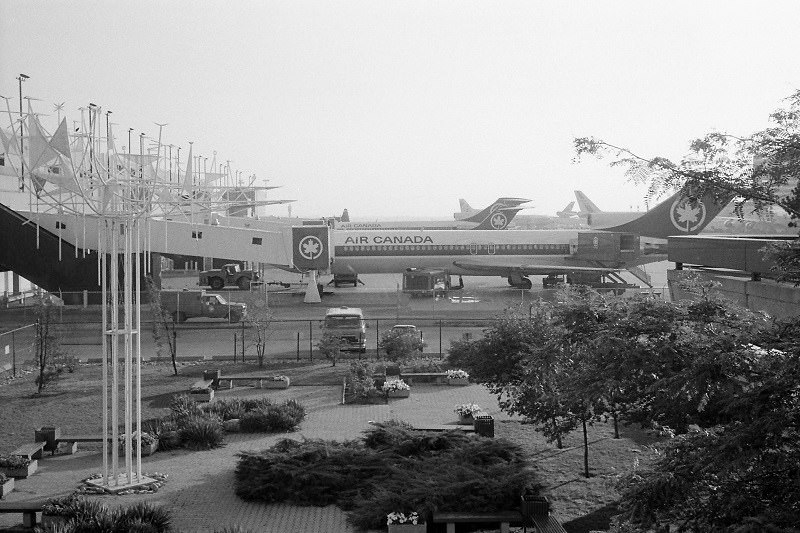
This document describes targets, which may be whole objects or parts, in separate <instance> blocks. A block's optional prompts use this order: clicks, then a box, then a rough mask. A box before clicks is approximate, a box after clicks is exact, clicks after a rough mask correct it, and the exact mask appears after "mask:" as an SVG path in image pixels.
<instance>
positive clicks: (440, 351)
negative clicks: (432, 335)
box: [439, 318, 442, 359]
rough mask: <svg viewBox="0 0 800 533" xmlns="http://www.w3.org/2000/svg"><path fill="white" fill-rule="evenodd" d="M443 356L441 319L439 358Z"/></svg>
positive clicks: (440, 325)
mask: <svg viewBox="0 0 800 533" xmlns="http://www.w3.org/2000/svg"><path fill="white" fill-rule="evenodd" d="M441 358H442V319H441V318H440V319H439V359H441Z"/></svg>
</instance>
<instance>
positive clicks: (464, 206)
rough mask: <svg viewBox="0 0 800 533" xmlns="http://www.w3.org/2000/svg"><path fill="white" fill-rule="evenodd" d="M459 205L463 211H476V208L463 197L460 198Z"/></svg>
mask: <svg viewBox="0 0 800 533" xmlns="http://www.w3.org/2000/svg"><path fill="white" fill-rule="evenodd" d="M458 206H459V207H460V208H461V212H462V213H474V212H475V210H474V209H473V208H472V206H471V205H469V203H467V201H466V200H464V199H463V198H459V199H458Z"/></svg>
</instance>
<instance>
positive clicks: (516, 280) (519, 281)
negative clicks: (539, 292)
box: [508, 274, 533, 291]
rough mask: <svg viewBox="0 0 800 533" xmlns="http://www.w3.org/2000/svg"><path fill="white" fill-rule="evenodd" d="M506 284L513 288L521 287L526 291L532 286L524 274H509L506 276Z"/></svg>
mask: <svg viewBox="0 0 800 533" xmlns="http://www.w3.org/2000/svg"><path fill="white" fill-rule="evenodd" d="M508 284H509V285H511V286H512V287H514V288H515V289H523V290H526V291H527V290H529V289H530V288H531V287H533V283H531V280H529V279H528V278H526V277H525V276H520V275H519V274H512V275H511V276H508Z"/></svg>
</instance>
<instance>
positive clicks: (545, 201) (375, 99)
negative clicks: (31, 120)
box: [0, 0, 800, 219]
mask: <svg viewBox="0 0 800 533" xmlns="http://www.w3.org/2000/svg"><path fill="white" fill-rule="evenodd" d="M797 20H800V3H798V2H795V1H785V2H775V1H770V2H756V1H753V2H732V1H719V2H709V1H702V2H697V1H687V2H680V1H670V2H659V3H655V2H641V1H637V2H621V1H605V2H563V1H553V2H532V1H521V2H510V1H505V2H489V1H474V2H470V1H464V0H458V1H452V2H451V1H431V0H426V1H411V0H402V1H384V0H381V1H375V0H369V1H348V2H316V1H314V2H298V1H288V0H281V1H264V0H259V1H252V2H245V1H239V0H227V1H224V2H210V1H198V0H191V1H175V0H170V1H168V2H164V1H158V2H157V1H150V0H129V1H127V2H124V3H123V2H111V1H96V2H89V1H83V0H81V1H78V0H72V1H68V2H65V1H58V0H47V1H39V2H31V1H25V2H21V1H16V0H0V94H2V95H5V96H16V95H17V92H18V86H17V80H16V77H17V76H18V75H19V73H25V74H27V75H29V76H30V77H31V78H30V80H28V81H27V82H26V83H25V84H24V86H23V90H24V94H25V95H26V96H33V97H38V98H41V101H40V102H34V104H35V110H37V111H41V112H43V113H52V114H53V116H52V117H47V118H45V119H43V121H44V123H45V124H46V125H47V126H48V127H49V128H50V131H51V132H52V131H53V130H54V128H55V112H54V111H53V105H54V104H55V103H60V102H66V105H65V106H64V109H65V111H66V112H67V116H68V118H70V120H73V119H74V120H78V119H79V118H80V113H79V112H78V111H77V108H78V107H79V106H85V105H86V104H87V103H88V102H94V103H96V104H98V105H101V106H103V107H104V108H105V109H109V110H112V111H113V115H112V116H113V120H114V122H117V123H118V124H119V125H118V126H117V128H118V130H117V131H118V137H123V136H126V135H127V133H123V132H127V129H128V128H129V127H133V128H135V129H136V131H137V132H140V131H143V132H145V133H147V134H148V135H155V134H157V128H156V127H155V126H154V125H153V123H154V122H167V123H169V125H168V126H167V127H166V128H165V130H164V135H165V140H166V142H168V143H172V144H176V145H181V146H183V149H184V150H186V151H182V155H185V154H186V153H187V152H188V141H194V143H195V144H194V151H195V154H196V155H197V154H201V155H204V156H206V157H208V158H209V162H210V160H211V157H212V152H213V151H214V150H216V151H217V152H218V157H219V158H221V159H230V160H231V161H232V165H233V166H234V167H236V168H238V169H240V170H242V171H243V173H244V174H245V175H247V174H251V173H255V174H257V176H258V177H259V178H261V179H269V180H270V184H272V185H281V186H282V188H281V189H279V190H277V191H275V192H274V193H273V194H272V198H290V199H296V200H297V202H296V203H295V205H294V207H293V213H294V214H296V215H297V214H300V215H333V214H338V213H340V212H341V211H342V209H343V208H348V209H349V211H350V214H351V216H353V217H358V218H362V219H363V218H378V217H380V218H392V217H408V216H421V217H423V216H424V217H440V218H447V217H451V216H452V213H453V211H456V210H457V208H458V198H465V199H466V200H468V201H469V202H470V203H471V204H472V205H473V206H474V207H478V206H484V205H486V204H488V203H490V202H491V201H492V200H494V199H495V198H497V197H499V196H521V197H525V198H530V199H531V200H533V202H532V205H533V206H534V209H532V210H530V211H529V212H531V213H542V214H554V213H555V211H556V210H557V209H560V208H563V207H564V205H565V204H566V203H567V202H569V201H570V200H572V199H574V198H573V194H572V191H573V190H574V189H581V190H583V191H584V192H585V193H587V195H589V197H590V198H592V200H594V202H595V203H596V204H597V205H598V206H599V207H601V208H602V209H606V210H625V209H629V208H631V207H633V208H637V207H641V208H644V202H643V195H644V190H643V189H641V188H638V189H637V188H633V187H632V186H630V185H629V184H628V183H627V182H626V181H625V178H624V176H623V175H622V171H621V170H620V169H609V168H608V167H607V165H606V164H605V163H604V162H592V161H587V162H583V163H580V164H575V163H573V157H574V151H573V148H572V139H573V138H574V137H576V136H589V135H591V136H595V137H600V138H603V139H605V140H607V141H610V142H614V143H616V144H621V145H626V146H629V147H631V148H633V149H634V150H636V151H637V152H640V153H642V154H645V155H656V154H658V155H664V156H667V157H671V158H679V157H680V156H681V155H683V154H684V153H685V151H686V147H687V146H688V143H689V141H690V140H691V139H693V138H695V137H697V136H700V135H702V134H704V133H706V132H707V131H710V130H722V131H729V132H732V133H739V134H746V133H749V132H752V131H753V130H756V129H759V128H761V127H763V126H765V125H766V123H767V122H766V120H767V116H768V114H769V113H770V112H771V111H772V110H774V109H775V108H777V107H779V106H780V105H781V100H782V99H783V98H785V97H786V96H788V95H789V94H791V93H792V92H794V91H795V90H796V89H798V88H800V61H797V59H796V55H797V51H798V50H800V32H798V31H796V23H797ZM11 103H12V106H14V107H16V106H17V105H18V101H17V100H16V99H15V100H13V101H12V102H11ZM48 120H50V121H51V122H48ZM0 124H3V125H7V120H5V118H4V119H3V120H2V121H0ZM124 140H126V139H123V141H124ZM117 144H118V145H123V144H126V143H125V142H120V141H118V143H117ZM182 164H183V165H185V161H183V163H182ZM286 211H287V209H286V206H276V207H274V208H272V209H271V213H272V214H276V215H285V214H286Z"/></svg>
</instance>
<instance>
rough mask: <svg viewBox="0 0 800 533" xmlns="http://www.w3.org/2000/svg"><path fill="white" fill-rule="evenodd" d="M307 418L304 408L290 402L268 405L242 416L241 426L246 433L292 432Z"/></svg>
mask: <svg viewBox="0 0 800 533" xmlns="http://www.w3.org/2000/svg"><path fill="white" fill-rule="evenodd" d="M305 416H306V412H305V409H304V408H303V406H302V405H300V404H299V403H297V402H295V401H293V400H289V401H287V402H286V403H284V404H283V405H268V406H266V407H262V408H259V409H256V410H254V411H248V412H247V413H245V414H244V415H243V416H242V418H241V420H240V422H239V424H240V428H241V430H242V431H243V432H245V433H260V432H279V431H290V430H292V429H294V428H296V427H297V426H298V425H299V424H300V422H301V421H302V420H303V419H304V418H305Z"/></svg>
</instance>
